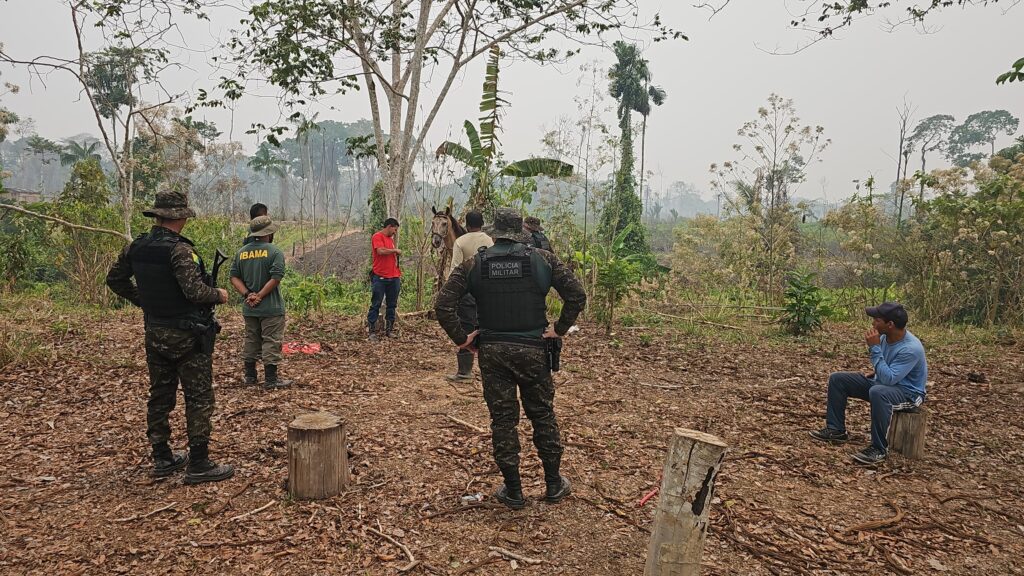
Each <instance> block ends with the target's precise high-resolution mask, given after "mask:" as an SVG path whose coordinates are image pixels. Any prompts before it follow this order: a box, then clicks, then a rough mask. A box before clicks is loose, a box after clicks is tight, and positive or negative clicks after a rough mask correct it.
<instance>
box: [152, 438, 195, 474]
mask: <svg viewBox="0 0 1024 576" xmlns="http://www.w3.org/2000/svg"><path fill="white" fill-rule="evenodd" d="M186 464H188V454H186V453H185V452H172V451H171V447H170V446H169V445H167V443H166V442H165V443H163V444H154V445H153V471H152V473H151V475H152V476H153V477H154V478H166V477H167V476H170V475H171V474H174V473H175V472H177V471H178V470H181V469H182V468H184V467H185V465H186Z"/></svg>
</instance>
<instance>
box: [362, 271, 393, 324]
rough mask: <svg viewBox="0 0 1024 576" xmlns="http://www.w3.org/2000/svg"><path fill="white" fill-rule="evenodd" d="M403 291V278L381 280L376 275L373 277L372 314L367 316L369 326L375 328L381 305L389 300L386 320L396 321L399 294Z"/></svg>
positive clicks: (385, 314) (385, 313)
mask: <svg viewBox="0 0 1024 576" xmlns="http://www.w3.org/2000/svg"><path fill="white" fill-rule="evenodd" d="M401 290H402V279H401V278H381V277H380V276H377V275H376V274H373V275H372V276H371V293H370V313H369V314H367V315H366V322H367V324H369V325H371V326H373V325H374V324H376V323H377V318H378V317H379V316H380V304H381V302H384V301H385V300H387V307H386V310H385V312H384V319H385V320H387V321H388V322H394V321H395V310H396V309H397V308H398V294H399V293H400V292H401Z"/></svg>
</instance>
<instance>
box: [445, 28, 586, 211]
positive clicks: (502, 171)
mask: <svg viewBox="0 0 1024 576" xmlns="http://www.w3.org/2000/svg"><path fill="white" fill-rule="evenodd" d="M500 56H501V53H500V49H499V48H498V47H497V46H495V47H494V48H492V49H491V57H490V59H489V60H488V62H487V71H486V73H485V76H484V88H483V97H482V98H481V101H480V111H481V112H483V113H484V116H483V117H482V118H480V129H479V130H477V128H476V126H474V125H473V123H472V122H471V121H469V120H466V122H465V124H464V125H463V126H464V128H465V130H466V138H467V139H468V140H469V148H466V147H465V146H462V145H461V144H457V143H455V142H444V143H443V144H441V146H439V147H438V149H437V156H449V157H451V158H454V159H456V160H458V161H459V162H462V163H463V164H465V165H466V166H467V167H468V168H470V169H471V170H472V171H473V189H472V190H471V191H470V194H469V202H468V204H467V206H469V207H471V208H476V209H480V210H483V211H484V212H485V213H488V214H490V213H491V212H492V211H493V209H494V208H495V206H494V182H495V181H496V180H497V179H499V178H503V177H514V178H532V177H535V176H549V177H551V178H564V177H567V176H572V171H573V167H572V165H571V164H567V163H565V162H562V161H561V160H555V159H553V158H528V159H526V160H518V161H516V162H511V163H509V164H504V165H501V164H500V163H499V166H497V167H496V166H495V163H496V162H498V158H499V156H500V154H499V152H498V146H497V145H498V132H499V130H500V120H501V114H500V110H501V105H502V104H507V102H506V101H505V100H503V99H502V98H501V96H499V91H498V59H499V57H500Z"/></svg>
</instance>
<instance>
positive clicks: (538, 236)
mask: <svg viewBox="0 0 1024 576" xmlns="http://www.w3.org/2000/svg"><path fill="white" fill-rule="evenodd" d="M523 232H526V234H527V235H528V236H529V237H530V241H529V242H527V243H526V244H528V245H531V246H533V247H534V248H540V249H541V250H547V251H548V252H551V242H550V241H549V240H548V237H547V236H545V235H544V227H543V226H541V224H540V218H537V217H536V216H527V217H526V218H524V219H523Z"/></svg>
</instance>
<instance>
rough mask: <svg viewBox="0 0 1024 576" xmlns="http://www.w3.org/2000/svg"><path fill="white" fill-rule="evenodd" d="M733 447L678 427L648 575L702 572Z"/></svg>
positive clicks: (657, 515) (650, 550)
mask: <svg viewBox="0 0 1024 576" xmlns="http://www.w3.org/2000/svg"><path fill="white" fill-rule="evenodd" d="M726 449H727V447H726V444H725V443H724V442H722V440H720V439H718V438H717V437H715V436H712V435H710V434H705V433H703V432H698V431H696V430H687V429H685V428H676V429H675V431H674V432H673V435H672V440H671V443H670V445H669V449H668V457H667V458H666V459H665V469H664V472H663V473H662V482H661V492H660V495H659V496H658V510H657V512H656V513H655V516H654V529H653V530H652V531H651V541H650V545H649V546H648V549H647V565H646V567H645V568H644V576H697V575H698V574H700V560H701V554H702V553H703V551H704V538H705V537H706V535H707V531H708V512H709V510H710V508H711V500H712V498H713V497H714V492H715V477H716V476H717V475H718V470H719V467H720V466H721V465H722V460H723V459H724V458H725V451H726Z"/></svg>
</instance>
